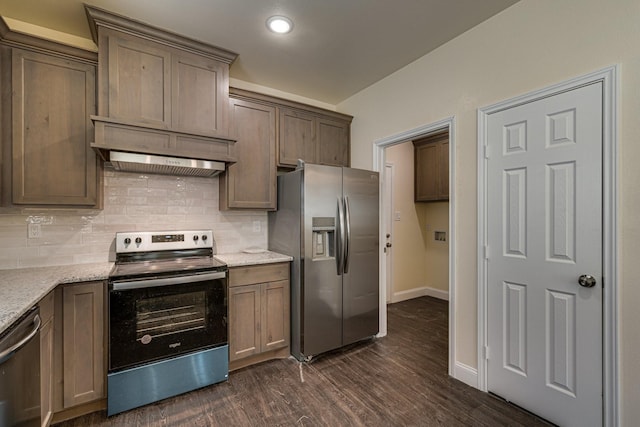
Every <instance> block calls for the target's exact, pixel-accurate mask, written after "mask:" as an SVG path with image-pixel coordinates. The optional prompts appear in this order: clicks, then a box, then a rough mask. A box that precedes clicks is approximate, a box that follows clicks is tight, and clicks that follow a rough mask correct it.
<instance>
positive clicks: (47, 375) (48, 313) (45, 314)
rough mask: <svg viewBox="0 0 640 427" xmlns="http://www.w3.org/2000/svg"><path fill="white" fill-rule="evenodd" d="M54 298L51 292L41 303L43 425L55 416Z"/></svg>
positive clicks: (41, 399) (41, 404)
mask: <svg viewBox="0 0 640 427" xmlns="http://www.w3.org/2000/svg"><path fill="white" fill-rule="evenodd" d="M53 300H54V291H51V292H49V294H47V296H46V297H44V298H43V299H42V300H41V301H40V303H39V304H38V305H39V306H40V319H42V326H41V327H40V420H41V422H42V426H43V427H47V426H48V425H50V424H51V418H52V417H53V342H54V341H53Z"/></svg>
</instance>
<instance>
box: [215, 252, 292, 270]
mask: <svg viewBox="0 0 640 427" xmlns="http://www.w3.org/2000/svg"><path fill="white" fill-rule="evenodd" d="M215 257H216V258H218V259H219V260H220V261H222V262H224V263H226V264H227V265H228V266H229V267H240V266H243V265H256V264H272V263H276V262H289V261H291V260H293V258H292V257H290V256H288V255H282V254H279V253H277V252H271V251H264V252H258V253H244V252H238V253H231V254H217V255H215Z"/></svg>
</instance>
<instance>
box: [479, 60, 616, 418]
mask: <svg viewBox="0 0 640 427" xmlns="http://www.w3.org/2000/svg"><path fill="white" fill-rule="evenodd" d="M618 79H619V67H618V66H617V65H614V66H611V67H607V68H604V69H601V70H598V71H595V72H592V73H589V74H586V75H584V76H580V77H576V78H573V79H569V80H567V81H564V82H561V83H559V84H556V85H552V86H549V87H546V88H543V89H539V90H536V91H533V92H529V93H527V94H524V95H521V96H517V97H515V98H511V99H508V100H505V101H501V102H499V103H496V104H493V105H490V106H487V107H484V108H479V109H478V152H477V153H478V157H477V160H478V242H477V244H478V246H477V254H478V258H477V260H478V388H479V389H480V390H482V391H485V392H486V391H487V370H488V363H487V354H486V353H487V352H486V349H487V345H488V341H487V338H488V337H487V328H488V318H487V316H488V312H487V307H488V300H487V294H488V291H487V287H488V283H487V282H488V275H487V274H488V271H487V264H488V259H487V253H486V252H487V251H486V247H487V246H486V245H487V238H488V235H487V220H488V218H487V202H488V199H487V194H488V193H487V158H486V146H487V139H488V136H487V128H488V126H487V125H488V120H489V116H490V115H491V114H493V113H497V112H499V111H502V110H505V109H508V108H511V107H515V106H518V105H522V104H526V103H529V102H533V101H536V100H539V99H542V98H547V97H550V96H553V95H556V94H559V93H562V92H566V91H569V90H573V89H577V88H579V87H581V86H585V85H589V84H593V83H596V82H602V91H603V92H602V103H603V105H602V107H603V109H602V113H603V123H602V125H603V126H602V144H603V146H602V167H603V168H602V175H603V176H602V179H603V180H602V204H603V207H602V208H603V210H602V214H603V216H602V232H603V237H602V249H603V252H602V254H603V256H602V263H603V264H602V267H603V270H602V272H603V284H604V285H605V286H604V289H603V307H602V308H603V313H602V314H603V325H602V328H603V331H602V332H603V341H602V350H603V351H602V356H603V366H602V373H603V383H602V388H603V389H602V392H603V422H604V425H605V426H615V425H619V421H620V408H619V402H620V401H619V396H620V390H619V374H618V373H619V337H618V176H617V175H618V141H617V134H618V112H617V109H618V90H619V87H618ZM505 397H507V398H508V396H505Z"/></svg>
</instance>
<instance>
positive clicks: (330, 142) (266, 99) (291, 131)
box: [230, 88, 353, 169]
mask: <svg viewBox="0 0 640 427" xmlns="http://www.w3.org/2000/svg"><path fill="white" fill-rule="evenodd" d="M230 91H231V95H232V96H233V97H241V98H242V99H245V100H251V101H253V102H258V103H261V104H263V105H269V106H272V107H274V108H275V109H276V116H277V120H276V124H277V129H276V133H277V152H276V153H277V165H278V167H281V168H285V169H291V168H294V167H296V166H297V164H298V159H300V160H304V161H305V162H307V163H317V164H322V165H333V166H350V158H349V152H350V151H351V147H350V139H349V138H350V133H351V120H352V119H353V117H351V116H349V115H346V114H341V113H337V112H335V111H330V110H325V109H322V108H317V107H313V106H311V105H306V104H301V103H298V102H293V101H288V100H285V99H282V98H276V97H273V96H268V95H263V94H260V93H255V92H250V91H246V90H242V89H236V88H230Z"/></svg>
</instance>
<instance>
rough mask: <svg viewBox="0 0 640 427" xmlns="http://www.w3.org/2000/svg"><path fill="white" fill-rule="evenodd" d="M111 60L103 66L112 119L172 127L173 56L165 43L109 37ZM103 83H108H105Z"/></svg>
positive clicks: (109, 55)
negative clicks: (160, 44)
mask: <svg viewBox="0 0 640 427" xmlns="http://www.w3.org/2000/svg"><path fill="white" fill-rule="evenodd" d="M107 52H108V60H107V61H106V62H105V63H104V64H103V65H102V67H103V68H105V70H104V71H106V72H105V75H108V76H109V79H108V85H106V87H103V91H104V93H106V94H108V97H107V98H106V100H107V101H108V104H107V105H108V114H109V116H110V117H111V118H114V119H121V120H127V121H133V122H136V123H146V124H150V125H156V126H161V127H169V126H171V103H170V100H171V98H170V94H171V80H170V78H171V77H170V76H171V55H170V54H169V52H167V51H166V49H162V48H161V46H159V45H157V44H155V43H153V42H149V41H143V40H137V39H135V38H133V37H117V36H113V37H110V38H109V43H108V49H107ZM103 86H105V85H104V83H103Z"/></svg>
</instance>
